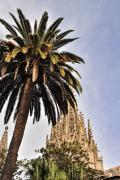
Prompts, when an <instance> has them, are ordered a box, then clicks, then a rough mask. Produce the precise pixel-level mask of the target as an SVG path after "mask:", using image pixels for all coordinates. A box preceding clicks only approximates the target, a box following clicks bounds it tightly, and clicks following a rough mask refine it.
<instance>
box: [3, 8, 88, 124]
mask: <svg viewBox="0 0 120 180" xmlns="http://www.w3.org/2000/svg"><path fill="white" fill-rule="evenodd" d="M17 13H18V18H17V17H15V16H14V15H13V14H12V13H10V16H11V17H12V19H13V20H14V25H11V24H9V23H8V22H6V21H5V20H4V19H0V23H1V24H3V25H4V26H5V28H6V29H7V30H8V31H9V34H7V35H6V38H7V39H8V41H3V40H1V42H0V112H1V111H2V109H3V106H4V104H5V102H6V101H7V99H9V100H8V105H7V109H6V113H5V118H4V123H5V124H6V123H8V121H9V119H10V117H11V114H12V112H13V110H14V107H15V104H16V103H17V105H16V109H15V114H14V119H16V117H17V115H18V112H19V107H20V102H21V98H22V93H23V89H24V85H25V83H26V79H27V78H31V81H33V83H34V88H33V90H32V91H31V96H32V99H31V103H30V107H29V114H30V116H32V115H33V116H34V118H33V123H34V122H38V121H39V120H40V115H41V101H42V102H43V105H44V107H45V115H46V116H47V117H48V122H49V123H52V125H55V124H56V120H57V119H58V118H59V116H60V114H61V113H62V114H63V115H66V114H67V112H68V103H70V105H71V106H72V107H73V108H75V104H76V99H75V97H74V95H73V92H72V90H71V89H73V90H75V91H76V92H77V93H81V92H82V87H81V85H80V82H79V80H78V78H77V76H78V77H79V78H80V75H79V73H78V72H77V71H76V70H75V69H74V68H73V67H72V66H71V65H70V64H69V65H68V63H84V60H83V59H82V58H80V57H79V56H77V55H75V54H73V53H71V52H60V51H58V49H59V48H60V47H62V46H64V45H66V44H68V43H70V42H72V41H74V40H76V39H77V38H66V36H67V35H68V34H69V33H71V32H73V30H67V31H65V32H61V31H60V30H59V29H58V27H59V25H60V23H61V22H62V20H63V18H58V19H57V20H56V21H55V22H53V23H52V25H51V26H50V27H49V28H47V21H48V13H47V12H45V13H44V14H43V16H42V18H41V20H40V22H38V21H37V20H35V23H34V27H32V26H31V24H30V21H29V20H28V19H27V18H26V17H25V15H24V14H23V12H22V11H21V10H20V9H17ZM11 40H12V41H11ZM74 74H76V76H74ZM18 97H19V99H18V100H17V98H18ZM59 97H61V98H59Z"/></svg>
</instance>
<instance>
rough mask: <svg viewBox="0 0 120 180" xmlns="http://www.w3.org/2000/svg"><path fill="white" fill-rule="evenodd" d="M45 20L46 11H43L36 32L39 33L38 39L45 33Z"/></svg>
mask: <svg viewBox="0 0 120 180" xmlns="http://www.w3.org/2000/svg"><path fill="white" fill-rule="evenodd" d="M47 21H48V13H47V12H44V14H43V15H42V18H41V20H40V23H39V26H38V30H37V33H38V34H39V37H40V39H41V38H42V37H43V35H44V33H45V30H46V26H47Z"/></svg>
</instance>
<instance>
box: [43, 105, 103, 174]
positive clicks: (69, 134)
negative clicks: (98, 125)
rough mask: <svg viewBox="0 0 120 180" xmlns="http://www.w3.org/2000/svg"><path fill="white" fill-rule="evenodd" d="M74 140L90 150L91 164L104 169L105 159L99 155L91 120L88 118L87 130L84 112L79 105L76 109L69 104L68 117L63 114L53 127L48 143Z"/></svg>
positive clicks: (93, 166) (57, 144) (92, 166)
mask: <svg viewBox="0 0 120 180" xmlns="http://www.w3.org/2000/svg"><path fill="white" fill-rule="evenodd" d="M74 141H77V142H78V143H80V144H81V146H82V147H83V149H84V150H86V151H87V152H88V154H89V159H90V161H89V166H90V167H91V168H93V169H97V170H102V171H103V160H102V157H99V155H98V148H97V144H95V141H94V138H93V135H92V130H91V125H90V120H88V128H87V130H86V128H85V124H84V117H83V114H82V113H81V112H80V113H79V111H78V108H77V107H76V110H75V111H74V110H73V108H72V107H71V106H69V113H68V115H67V116H66V117H63V116H61V117H60V121H58V123H57V124H56V126H54V127H52V128H51V135H50V138H48V136H47V138H46V143H47V144H55V145H56V146H59V147H60V145H61V144H62V143H63V142H68V143H69V142H74Z"/></svg>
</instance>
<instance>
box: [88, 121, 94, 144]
mask: <svg viewBox="0 0 120 180" xmlns="http://www.w3.org/2000/svg"><path fill="white" fill-rule="evenodd" d="M92 137H93V135H92V129H91V123H90V119H88V141H89V144H90V143H91V140H92Z"/></svg>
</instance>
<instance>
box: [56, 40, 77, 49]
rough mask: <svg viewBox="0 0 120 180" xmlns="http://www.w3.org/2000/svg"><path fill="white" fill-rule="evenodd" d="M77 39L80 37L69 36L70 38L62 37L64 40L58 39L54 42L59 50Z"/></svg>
mask: <svg viewBox="0 0 120 180" xmlns="http://www.w3.org/2000/svg"><path fill="white" fill-rule="evenodd" d="M76 39H78V38H69V39H62V40H56V41H55V42H54V50H57V49H59V48H60V47H62V46H64V45H66V44H68V43H70V42H72V41H75V40H76Z"/></svg>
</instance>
